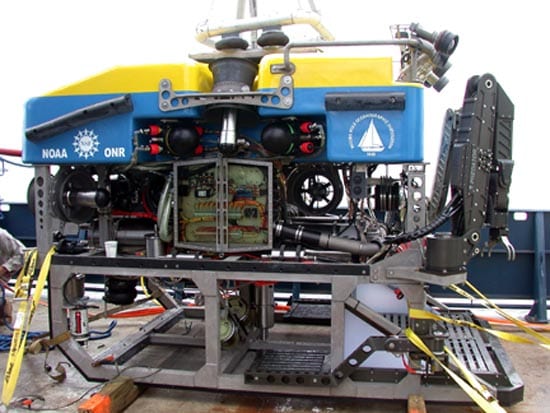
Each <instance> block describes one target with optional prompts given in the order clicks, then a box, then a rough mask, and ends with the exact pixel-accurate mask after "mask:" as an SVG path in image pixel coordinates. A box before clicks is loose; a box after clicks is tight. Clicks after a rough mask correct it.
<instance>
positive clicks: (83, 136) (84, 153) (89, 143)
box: [73, 129, 99, 159]
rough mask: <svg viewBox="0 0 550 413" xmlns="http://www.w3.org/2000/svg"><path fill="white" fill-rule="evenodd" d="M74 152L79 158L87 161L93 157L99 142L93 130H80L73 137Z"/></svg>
mask: <svg viewBox="0 0 550 413" xmlns="http://www.w3.org/2000/svg"><path fill="white" fill-rule="evenodd" d="M73 146H74V151H75V152H76V153H77V154H78V157H79V158H84V159H88V158H91V157H93V156H94V155H95V153H96V152H97V151H98V147H99V141H98V140H97V135H96V134H95V133H94V131H93V130H88V129H84V130H83V131H82V130H80V131H78V133H77V134H76V136H75V137H74V142H73Z"/></svg>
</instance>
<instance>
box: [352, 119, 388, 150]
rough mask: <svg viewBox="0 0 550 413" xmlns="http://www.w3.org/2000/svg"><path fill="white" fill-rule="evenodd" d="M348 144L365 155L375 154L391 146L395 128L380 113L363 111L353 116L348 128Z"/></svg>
mask: <svg viewBox="0 0 550 413" xmlns="http://www.w3.org/2000/svg"><path fill="white" fill-rule="evenodd" d="M348 144H349V147H350V148H351V149H352V150H354V151H357V150H360V151H361V152H364V153H365V154H366V155H367V156H376V155H377V154H378V153H380V152H384V151H387V150H390V149H392V148H393V146H394V144H395V130H394V129H393V126H392V124H391V122H390V121H389V120H388V119H387V118H385V117H384V116H382V115H381V114H380V113H373V112H368V113H363V114H362V115H361V116H359V117H357V118H355V120H354V121H353V122H352V123H351V125H350V128H349V130H348Z"/></svg>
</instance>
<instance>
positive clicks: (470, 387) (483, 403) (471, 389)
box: [405, 328, 506, 413]
mask: <svg viewBox="0 0 550 413" xmlns="http://www.w3.org/2000/svg"><path fill="white" fill-rule="evenodd" d="M405 335H406V336H407V338H408V339H409V340H410V342H411V343H413V344H414V345H415V346H416V347H418V348H419V349H420V350H421V351H423V352H424V353H425V354H426V355H427V356H428V357H430V358H431V359H432V360H434V361H435V362H436V363H437V364H439V366H441V368H442V369H443V370H444V371H445V372H446V373H447V374H448V375H449V376H450V377H451V378H452V379H453V380H454V381H455V382H456V384H458V386H459V387H460V388H461V389H462V390H464V392H465V393H466V394H467V395H468V396H469V397H470V398H471V399H472V400H473V401H474V402H475V403H476V404H477V405H478V406H479V407H481V409H483V411H484V412H486V413H500V412H506V410H504V409H503V408H502V407H501V406H500V405H499V404H498V401H497V400H496V399H495V398H494V397H493V395H492V394H491V393H490V392H489V390H487V388H486V387H485V386H483V385H482V384H481V383H480V382H479V381H478V380H477V379H476V377H475V376H474V375H473V374H472V373H471V372H470V371H468V369H467V368H466V367H465V366H464V365H463V364H462V362H460V360H458V358H457V357H456V356H455V355H454V354H453V353H452V352H451V351H450V350H449V349H448V348H447V347H446V346H445V348H444V349H445V352H446V353H447V354H448V355H449V357H450V359H451V360H452V361H453V363H454V364H455V365H456V366H457V367H458V369H459V370H460V372H461V373H462V375H463V376H464V378H465V379H466V381H465V380H464V379H462V377H460V376H459V375H458V374H456V373H455V372H454V371H452V370H451V369H450V368H449V367H447V366H446V365H445V364H444V363H443V362H442V361H441V360H439V359H438V358H437V357H436V356H435V354H434V353H433V352H432V351H431V350H430V349H429V347H428V346H427V345H426V344H424V342H423V341H422V340H421V339H420V337H418V336H417V335H416V333H415V332H414V331H412V330H411V329H410V328H407V329H406V330H405Z"/></svg>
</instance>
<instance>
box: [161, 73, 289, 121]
mask: <svg viewBox="0 0 550 413" xmlns="http://www.w3.org/2000/svg"><path fill="white" fill-rule="evenodd" d="M228 103H230V104H238V105H248V106H258V107H268V108H277V109H289V108H291V107H292V105H293V104H294V80H293V79H292V76H291V75H289V74H285V75H283V76H281V78H280V80H279V87H278V88H277V89H276V90H274V91H269V92H268V91H265V92H249V91H241V92H209V93H180V94H178V93H176V92H175V91H174V90H173V89H172V82H171V81H170V80H169V79H162V80H161V81H160V84H159V109H160V110H161V111H162V112H172V111H175V110H182V109H188V108H194V107H198V106H209V105H215V104H228Z"/></svg>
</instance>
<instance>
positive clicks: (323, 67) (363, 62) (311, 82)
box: [257, 54, 394, 89]
mask: <svg viewBox="0 0 550 413" xmlns="http://www.w3.org/2000/svg"><path fill="white" fill-rule="evenodd" d="M290 61H291V62H292V63H293V64H294V65H295V66H296V72H295V73H294V74H293V75H292V77H293V79H294V87H338V86H343V87H347V86H388V85H393V84H394V82H393V69H392V59H391V57H375V58H357V57H342V56H332V57H330V56H327V55H313V54H304V55H298V56H296V55H291V57H290ZM282 63H283V56H282V55H281V54H276V55H268V56H266V57H264V58H263V59H262V61H261V62H260V70H259V72H258V79H257V80H258V82H257V87H258V89H271V88H277V87H279V79H280V76H281V75H279V74H273V73H271V65H273V64H282Z"/></svg>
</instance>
